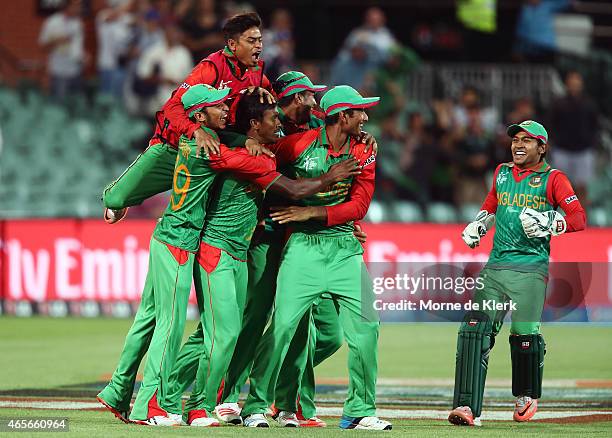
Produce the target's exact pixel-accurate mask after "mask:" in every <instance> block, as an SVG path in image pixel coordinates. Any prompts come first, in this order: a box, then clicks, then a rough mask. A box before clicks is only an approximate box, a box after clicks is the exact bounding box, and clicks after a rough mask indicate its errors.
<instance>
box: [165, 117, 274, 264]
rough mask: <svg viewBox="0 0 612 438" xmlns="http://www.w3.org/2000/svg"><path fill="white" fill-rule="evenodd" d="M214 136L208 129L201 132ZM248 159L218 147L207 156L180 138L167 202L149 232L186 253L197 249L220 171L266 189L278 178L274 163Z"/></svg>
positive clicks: (241, 153)
mask: <svg viewBox="0 0 612 438" xmlns="http://www.w3.org/2000/svg"><path fill="white" fill-rule="evenodd" d="M205 130H206V131H207V132H208V133H210V134H211V135H213V136H216V133H215V132H214V131H212V130H209V129H205ZM260 158H261V157H251V156H250V155H249V153H248V152H247V151H246V150H244V149H243V148H235V149H229V148H227V147H226V146H224V145H221V154H220V155H213V156H208V154H207V153H206V152H205V151H203V150H200V149H199V148H198V147H197V143H196V141H195V140H189V139H188V138H187V137H185V136H181V138H180V140H179V151H178V154H177V157H176V164H175V167H174V178H173V183H172V193H171V195H170V202H169V203H168V207H167V208H166V210H165V211H164V214H163V216H162V218H161V219H160V221H159V222H158V224H157V226H156V227H155V231H154V232H153V236H154V237H155V238H156V239H157V240H159V241H161V242H164V243H167V244H169V245H172V246H176V247H177V248H181V249H184V250H186V251H191V252H195V251H197V250H198V247H199V246H200V241H201V237H200V236H201V232H202V227H203V226H204V220H205V218H206V206H207V204H208V198H209V193H210V189H211V186H212V185H213V183H214V181H215V178H216V176H217V173H218V172H220V171H228V172H232V173H234V174H235V175H237V176H239V177H241V178H245V179H250V180H252V181H254V182H256V184H258V185H260V186H262V187H264V188H265V187H267V186H268V185H269V184H271V183H272V182H273V181H274V180H275V179H276V178H278V177H279V176H280V174H279V173H278V172H276V168H275V165H274V161H272V160H269V159H267V160H266V159H265V158H264V159H260Z"/></svg>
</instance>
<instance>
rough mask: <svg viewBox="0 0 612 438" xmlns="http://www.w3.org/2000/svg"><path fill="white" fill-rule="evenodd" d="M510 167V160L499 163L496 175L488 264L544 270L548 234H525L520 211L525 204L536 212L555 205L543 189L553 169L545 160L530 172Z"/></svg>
mask: <svg viewBox="0 0 612 438" xmlns="http://www.w3.org/2000/svg"><path fill="white" fill-rule="evenodd" d="M513 167H514V164H513V163H504V164H502V165H501V166H500V167H499V171H498V172H497V176H496V178H495V189H496V192H497V211H496V213H495V237H494V240H493V249H492V251H491V254H490V256H489V261H488V264H487V266H488V267H491V268H497V269H513V270H518V271H521V272H532V271H540V270H547V269H548V258H549V255H550V236H548V237H545V238H534V239H530V238H528V237H527V236H526V235H525V233H524V231H523V227H522V225H521V220H520V219H519V214H520V213H521V211H522V210H523V208H524V207H529V208H532V209H534V210H536V211H539V212H543V211H546V210H552V209H553V208H554V206H553V205H551V204H550V202H549V200H548V197H547V192H546V188H547V184H548V179H549V177H550V175H551V171H552V170H554V169H551V167H550V166H549V165H548V163H547V162H546V161H544V162H543V163H542V165H541V166H540V167H539V168H537V169H536V170H535V171H533V172H527V171H519V172H517V173H516V175H515V173H513Z"/></svg>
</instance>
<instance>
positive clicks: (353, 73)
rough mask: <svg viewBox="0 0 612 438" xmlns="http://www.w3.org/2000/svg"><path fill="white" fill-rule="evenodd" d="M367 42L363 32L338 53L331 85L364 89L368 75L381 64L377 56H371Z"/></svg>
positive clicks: (332, 69)
mask: <svg viewBox="0 0 612 438" xmlns="http://www.w3.org/2000/svg"><path fill="white" fill-rule="evenodd" d="M367 44H368V43H367V37H366V35H364V34H361V35H360V36H359V38H356V39H353V40H352V42H351V43H350V44H349V46H348V47H347V48H345V49H342V50H341V51H340V53H338V56H337V57H336V59H335V60H334V61H333V62H332V66H331V76H330V82H331V85H341V84H342V85H350V86H351V87H353V88H355V89H356V90H359V91H364V89H363V88H364V86H365V85H366V78H367V75H368V74H369V73H371V72H373V71H374V70H375V69H376V67H377V66H378V65H379V63H378V62H377V60H376V58H372V57H371V56H370V54H369V53H371V51H370V50H368V47H367ZM364 92H365V91H364Z"/></svg>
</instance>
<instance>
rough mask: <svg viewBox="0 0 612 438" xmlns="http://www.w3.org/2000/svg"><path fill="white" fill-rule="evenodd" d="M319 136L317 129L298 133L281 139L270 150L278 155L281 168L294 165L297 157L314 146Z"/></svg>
mask: <svg viewBox="0 0 612 438" xmlns="http://www.w3.org/2000/svg"><path fill="white" fill-rule="evenodd" d="M317 135H319V131H318V130H317V129H311V130H310V131H306V132H298V133H295V134H291V135H288V136H286V137H283V138H281V139H280V140H278V141H277V142H276V143H274V144H273V145H271V146H270V150H271V151H272V152H274V155H276V163H277V164H278V165H279V166H283V165H286V164H291V163H293V162H294V161H295V160H296V159H297V157H299V156H300V154H301V153H302V152H303V151H304V149H306V148H307V147H308V146H310V145H311V144H312V142H313V141H315V139H316V138H317Z"/></svg>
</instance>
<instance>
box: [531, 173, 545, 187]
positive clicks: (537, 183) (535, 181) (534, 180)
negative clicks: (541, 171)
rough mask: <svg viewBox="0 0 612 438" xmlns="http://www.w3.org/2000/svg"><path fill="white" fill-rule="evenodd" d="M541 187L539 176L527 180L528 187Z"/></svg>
mask: <svg viewBox="0 0 612 438" xmlns="http://www.w3.org/2000/svg"><path fill="white" fill-rule="evenodd" d="M541 185H542V177H541V176H540V175H534V176H532V177H531V179H530V180H529V187H533V188H537V187H540V186H541Z"/></svg>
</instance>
